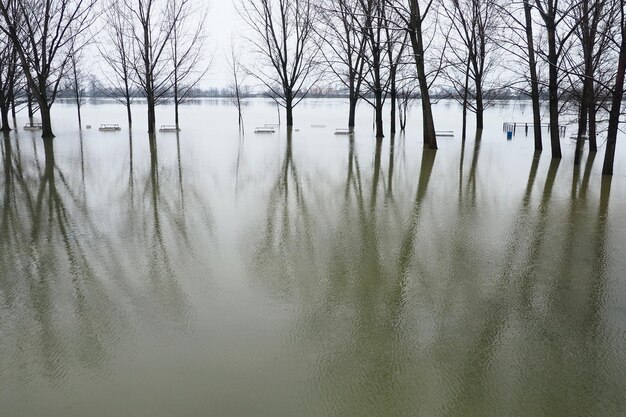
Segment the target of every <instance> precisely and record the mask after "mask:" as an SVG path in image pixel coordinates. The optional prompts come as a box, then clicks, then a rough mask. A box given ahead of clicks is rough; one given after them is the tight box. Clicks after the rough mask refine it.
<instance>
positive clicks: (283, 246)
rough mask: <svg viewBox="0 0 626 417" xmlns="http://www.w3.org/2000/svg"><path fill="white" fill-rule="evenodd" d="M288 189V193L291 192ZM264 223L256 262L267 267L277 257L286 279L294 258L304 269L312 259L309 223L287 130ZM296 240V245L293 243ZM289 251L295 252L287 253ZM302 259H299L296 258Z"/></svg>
mask: <svg viewBox="0 0 626 417" xmlns="http://www.w3.org/2000/svg"><path fill="white" fill-rule="evenodd" d="M290 188H291V189H290ZM292 204H295V209H296V211H295V215H294V216H292V215H291V210H290V208H291V205H292ZM266 212H267V217H266V223H265V227H266V229H265V237H264V240H263V242H262V244H261V246H260V248H259V249H258V252H257V259H258V261H259V262H260V263H262V264H266V265H267V264H270V262H267V261H268V260H269V259H271V258H273V257H275V256H277V257H278V258H279V260H280V261H279V264H281V276H282V277H283V278H288V276H289V270H290V267H291V263H290V262H291V261H292V260H294V259H292V258H291V257H290V255H293V256H295V257H297V259H296V260H294V261H295V262H296V263H297V264H299V265H303V263H304V264H305V263H306V259H311V258H313V257H314V256H315V248H314V245H313V242H312V238H311V230H312V227H311V219H310V216H309V210H308V205H307V202H306V201H305V197H304V191H303V187H302V183H301V180H300V178H299V176H298V171H297V169H296V165H295V162H294V160H293V154H292V132H291V129H288V130H287V142H286V146H285V155H284V157H283V162H282V165H281V169H280V171H279V172H278V177H277V178H276V181H275V182H274V185H273V187H272V190H271V191H270V194H269V204H268V207H267V211H266ZM294 238H295V241H294V240H293V239H294ZM290 250H295V252H294V253H290ZM300 255H303V256H302V258H300V257H299V256H300Z"/></svg>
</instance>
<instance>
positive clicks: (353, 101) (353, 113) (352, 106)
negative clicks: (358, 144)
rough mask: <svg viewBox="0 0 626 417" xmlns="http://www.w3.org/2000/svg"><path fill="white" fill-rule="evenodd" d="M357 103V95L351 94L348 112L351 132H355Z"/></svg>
mask: <svg viewBox="0 0 626 417" xmlns="http://www.w3.org/2000/svg"><path fill="white" fill-rule="evenodd" d="M357 101H358V98H357V97H356V94H355V93H353V92H350V109H349V111H348V130H350V132H352V131H353V130H354V124H355V118H356V104H357Z"/></svg>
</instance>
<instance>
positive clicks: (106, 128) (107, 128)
mask: <svg viewBox="0 0 626 417" xmlns="http://www.w3.org/2000/svg"><path fill="white" fill-rule="evenodd" d="M98 130H99V131H101V132H113V131H116V130H122V128H121V127H120V125H118V124H117V123H102V124H101V125H100V128H99V129H98Z"/></svg>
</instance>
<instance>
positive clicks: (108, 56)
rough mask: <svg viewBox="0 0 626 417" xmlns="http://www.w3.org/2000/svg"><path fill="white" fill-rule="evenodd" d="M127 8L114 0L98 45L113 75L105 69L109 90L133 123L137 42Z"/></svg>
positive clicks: (105, 14)
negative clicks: (134, 61)
mask: <svg viewBox="0 0 626 417" xmlns="http://www.w3.org/2000/svg"><path fill="white" fill-rule="evenodd" d="M126 12H127V10H126V9H125V8H124V4H123V3H122V0H111V2H110V4H109V6H108V7H107V9H106V11H105V13H104V17H103V21H104V27H105V28H104V31H103V41H102V42H99V43H98V49H99V51H100V55H101V56H102V59H103V61H104V63H105V64H106V65H105V66H106V67H107V68H108V69H109V70H110V71H111V74H110V75H109V74H107V72H106V71H103V74H104V78H105V80H106V83H107V91H109V92H110V94H111V96H112V97H113V98H114V99H115V100H117V101H119V102H120V103H122V104H123V105H124V106H125V107H126V117H127V120H128V125H129V126H130V125H132V123H133V115H132V112H131V104H132V102H133V98H134V95H135V94H134V90H133V83H134V81H133V79H132V69H133V59H134V56H135V53H134V51H133V49H132V48H134V47H135V46H136V45H135V43H134V42H133V38H132V35H133V31H132V26H131V21H129V20H128V19H127V18H126Z"/></svg>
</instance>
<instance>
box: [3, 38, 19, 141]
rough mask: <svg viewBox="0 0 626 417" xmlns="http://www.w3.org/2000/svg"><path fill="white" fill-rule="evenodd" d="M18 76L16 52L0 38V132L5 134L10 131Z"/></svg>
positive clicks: (8, 41) (11, 45)
mask: <svg viewBox="0 0 626 417" xmlns="http://www.w3.org/2000/svg"><path fill="white" fill-rule="evenodd" d="M18 76H19V63H18V57H17V51H16V50H15V48H14V47H13V44H12V42H11V41H10V40H9V39H7V38H6V37H2V38H0V115H1V123H2V127H1V128H0V130H2V131H5V132H6V131H9V130H11V125H10V123H9V113H10V111H11V109H13V110H15V95H16V94H17V93H18V88H17V83H18Z"/></svg>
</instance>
